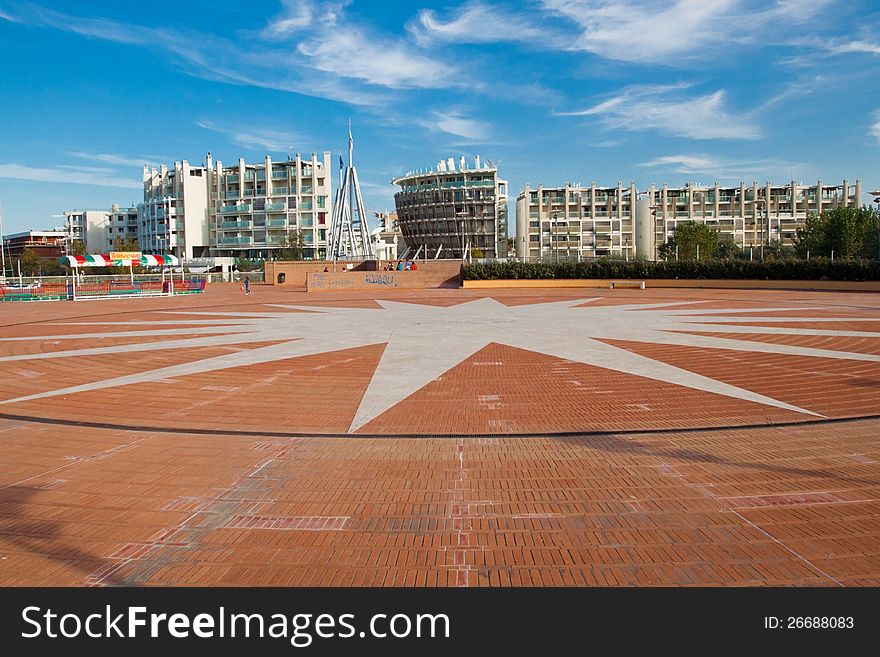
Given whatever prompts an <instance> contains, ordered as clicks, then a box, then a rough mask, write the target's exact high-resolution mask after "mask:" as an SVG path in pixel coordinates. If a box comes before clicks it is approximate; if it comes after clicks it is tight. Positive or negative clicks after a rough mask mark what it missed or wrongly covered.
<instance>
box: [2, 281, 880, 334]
mask: <svg viewBox="0 0 880 657" xmlns="http://www.w3.org/2000/svg"><path fill="white" fill-rule="evenodd" d="M261 285H262V284H261ZM273 287H274V286H273ZM426 289H428V290H431V289H437V290H441V289H455V290H463V289H464V288H426ZM492 289H493V288H486V289H478V288H473V289H472V291H473V292H474V293H480V292H482V293H484V296H487V297H491V296H492ZM537 289H538V290H540V288H537ZM548 289H550V290H555V289H560V288H548ZM564 289H566V290H574V291H575V292H584V293H588V292H590V291H591V290H596V289H598V288H564ZM653 289H654V290H664V291H665V290H667V289H668V290H671V291H670V292H669V293H668V294H664V293H663V292H661V293H660V294H659V295H658V296H657V297H655V298H657V299H660V300H662V299H667V298H669V299H673V300H676V301H682V299H680V298H679V297H678V296H676V295H675V294H674V291H675V290H679V289H683V290H691V289H700V290H702V289H710V288H653ZM712 289H714V288H712ZM718 289H720V290H722V291H724V290H727V289H731V288H718ZM733 289H736V288H733ZM759 289H765V288H759ZM283 291H284V292H289V293H291V294H296V293H301V294H308V293H307V292H305V288H300V289H287V290H283ZM780 291H782V292H805V293H810V292H820V293H821V292H830V291H831V290H780ZM852 291H853V290H846V291H844V293H849V292H852ZM530 296H532V295H530V294H509V295H507V297H508V298H516V299H519V298H528V297H530ZM307 298H311V299H312V300H313V301H319V302H320V301H324V300H328V299H327V298H326V297H325V298H323V299H315V298H314V297H307ZM332 300H333V301H334V302H338V301H363V300H364V297H343V296H341V295H340V296H334V297H332ZM374 300H375V299H374ZM713 300H714V301H728V300H729V301H754V298H753V297H743V298H738V297H728V298H724V299H709V301H713ZM684 301H688V300H687V299H685V300H684ZM699 301H703V299H697V300H695V301H694V303H697V302H699ZM256 303H258V304H259V303H262V302H259V301H258V302H256ZM268 303H286V302H278V301H271V302H268ZM780 303H790V304H794V306H795V307H792V308H791V310H798V308H797V306H798V305H804V304H806V305H811V304H814V303H816V302H815V301H814V300H811V299H803V300H801V299H791V300H781V302H780ZM253 305H254V300H252V301H250V302H244V301H242V302H240V303H233V304H230V303H216V304H206V305H204V306H195V307H191V308H185V309H181V310H180V312H187V313H190V314H194V315H197V314H199V310H200V309H211V308H223V309H225V310H229V309H233V308H238V307H242V309H244V308H250V307H253ZM299 305H305V304H302V303H300V304H299ZM828 306H829V308H834V309H853V310H877V307H876V306H862V305H858V304H848V303H844V304H836V303H829V304H828ZM754 310H755V311H759V310H761V309H760V308H755V309H754ZM168 311H172V312H176V311H177V309H174V308H146V309H139V310H138V312H148V313H150V312H155V313H161V312H168ZM130 312H131V310H129V309H126V310H113V311H110V312H105V313H88V314H84V315H71V316H69V317H59V318H58V319H57V322H60V323H65V322H69V321H73V320H77V319H94V318H104V317H113V316H115V315H126V314H128V313H130ZM45 322H46V320H45V319H37V320H29V321H26V322H13V323H10V324H0V329H3V328H12V327H17V326H30V325H31V324H44V323H45ZM145 323H148V322H145ZM181 323H183V320H181Z"/></svg>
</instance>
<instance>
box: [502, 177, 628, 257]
mask: <svg viewBox="0 0 880 657" xmlns="http://www.w3.org/2000/svg"><path fill="white" fill-rule="evenodd" d="M635 198H636V186H635V183H630V185H628V186H626V187H624V186H623V185H622V184H621V183H620V182H618V183H617V185H616V186H615V187H600V186H597V185H596V183H592V184H591V185H590V186H589V187H582V186H581V185H579V184H575V185H572V184H570V183H566V184H565V186H564V187H544V186H543V185H538V188H537V189H532V188H531V187H529V185H526V187H525V189H524V190H523V191H522V192H520V194H519V196H518V197H517V199H516V240H515V241H516V256H517V257H518V258H519V259H529V260H538V259H542V258H543V259H555V260H559V259H560V258H565V259H570V258H572V257H587V258H595V257H598V256H607V255H612V254H616V255H621V256H624V257H632V256H633V254H634V253H635V236H634V235H635V233H634V228H635V225H636V204H635V202H634V200H635Z"/></svg>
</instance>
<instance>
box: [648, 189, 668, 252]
mask: <svg viewBox="0 0 880 657" xmlns="http://www.w3.org/2000/svg"><path fill="white" fill-rule="evenodd" d="M652 196H653V193H652ZM648 209H649V210H650V211H651V218H652V219H653V227H654V232H653V233H651V241H652V242H654V248H653V254H652V256H651V260H657V255H658V252H657V210H659V209H660V206H659V205H656V204H654V205H652V206H650V207H649V208H648ZM663 237H664V239H663V241H664V242H665V241H666V239H665V238H666V234H665V231H664V235H663Z"/></svg>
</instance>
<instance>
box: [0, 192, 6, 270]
mask: <svg viewBox="0 0 880 657" xmlns="http://www.w3.org/2000/svg"><path fill="white" fill-rule="evenodd" d="M0 260H2V267H3V269H2V270H0V280H3V281H5V280H6V238H5V237H4V236H3V204H2V203H0Z"/></svg>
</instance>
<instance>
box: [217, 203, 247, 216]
mask: <svg viewBox="0 0 880 657" xmlns="http://www.w3.org/2000/svg"><path fill="white" fill-rule="evenodd" d="M250 211H251V206H250V205H224V206H222V207H221V208H220V213H221V214H232V213H235V212H250Z"/></svg>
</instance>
